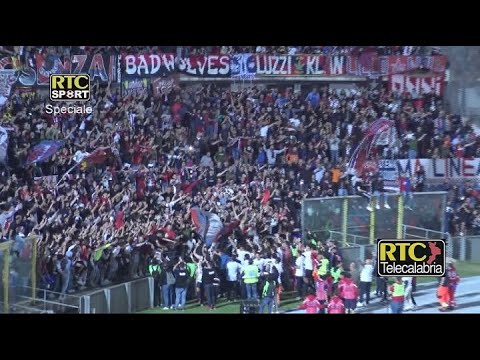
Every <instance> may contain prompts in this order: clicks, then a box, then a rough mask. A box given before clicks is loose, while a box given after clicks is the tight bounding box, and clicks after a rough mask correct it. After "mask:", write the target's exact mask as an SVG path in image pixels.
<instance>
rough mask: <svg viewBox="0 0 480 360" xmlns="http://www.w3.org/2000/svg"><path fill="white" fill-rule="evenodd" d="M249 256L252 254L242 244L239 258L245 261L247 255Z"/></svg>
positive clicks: (238, 253) (238, 252) (238, 254)
mask: <svg viewBox="0 0 480 360" xmlns="http://www.w3.org/2000/svg"><path fill="white" fill-rule="evenodd" d="M247 254H248V256H251V255H250V253H249V252H248V251H246V250H245V248H244V247H243V246H240V248H239V249H238V250H237V258H238V260H239V261H240V262H241V263H243V261H244V260H245V255H247Z"/></svg>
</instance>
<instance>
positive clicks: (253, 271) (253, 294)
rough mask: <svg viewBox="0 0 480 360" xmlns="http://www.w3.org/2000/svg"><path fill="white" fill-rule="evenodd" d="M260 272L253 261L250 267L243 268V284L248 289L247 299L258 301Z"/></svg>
mask: <svg viewBox="0 0 480 360" xmlns="http://www.w3.org/2000/svg"><path fill="white" fill-rule="evenodd" d="M259 276H260V271H259V270H258V266H257V265H254V264H253V259H250V260H249V261H248V265H245V267H244V268H243V277H242V278H243V282H244V283H245V287H246V289H247V299H258V294H257V283H258V277H259Z"/></svg>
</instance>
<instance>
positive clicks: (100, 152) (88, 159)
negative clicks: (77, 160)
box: [81, 146, 112, 170]
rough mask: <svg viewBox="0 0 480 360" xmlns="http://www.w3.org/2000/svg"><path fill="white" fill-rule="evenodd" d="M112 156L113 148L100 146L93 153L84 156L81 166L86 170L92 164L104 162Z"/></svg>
mask: <svg viewBox="0 0 480 360" xmlns="http://www.w3.org/2000/svg"><path fill="white" fill-rule="evenodd" d="M86 154H88V153H86ZM84 155H85V154H84ZM111 156H112V148H110V147H108V146H105V147H101V148H98V149H97V150H95V151H94V152H92V153H91V154H88V155H86V156H84V157H83V158H82V160H81V168H82V169H83V170H85V169H86V168H87V167H88V166H90V165H96V164H103V163H104V162H105V161H107V159H108V158H109V157H111Z"/></svg>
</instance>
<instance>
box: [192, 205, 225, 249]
mask: <svg viewBox="0 0 480 360" xmlns="http://www.w3.org/2000/svg"><path fill="white" fill-rule="evenodd" d="M190 215H191V217H192V221H193V224H194V225H195V232H196V233H197V234H198V235H200V236H201V237H202V239H203V241H204V242H205V244H206V245H207V246H210V245H212V243H213V242H215V241H216V240H217V239H218V237H219V236H220V235H221V233H222V230H223V223H222V220H220V217H219V216H218V215H217V214H213V213H211V212H208V211H204V210H202V209H200V208H199V207H197V206H195V207H193V208H192V209H191V210H190Z"/></svg>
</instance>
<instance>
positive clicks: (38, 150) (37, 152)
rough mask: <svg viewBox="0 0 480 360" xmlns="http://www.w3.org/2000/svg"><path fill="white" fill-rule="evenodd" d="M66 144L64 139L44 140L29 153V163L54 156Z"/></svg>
mask: <svg viewBox="0 0 480 360" xmlns="http://www.w3.org/2000/svg"><path fill="white" fill-rule="evenodd" d="M63 144H64V141H63V140H43V141H42V142H41V143H39V144H37V145H35V147H34V148H33V150H32V151H31V152H30V154H28V157H27V162H26V164H27V165H30V164H35V163H39V162H43V161H45V160H47V159H49V158H50V157H52V156H53V154H55V153H56V152H57V151H58V150H59V149H60V148H61V147H62V146H63Z"/></svg>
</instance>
